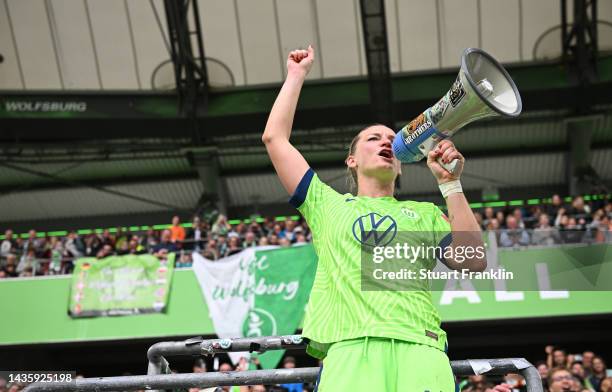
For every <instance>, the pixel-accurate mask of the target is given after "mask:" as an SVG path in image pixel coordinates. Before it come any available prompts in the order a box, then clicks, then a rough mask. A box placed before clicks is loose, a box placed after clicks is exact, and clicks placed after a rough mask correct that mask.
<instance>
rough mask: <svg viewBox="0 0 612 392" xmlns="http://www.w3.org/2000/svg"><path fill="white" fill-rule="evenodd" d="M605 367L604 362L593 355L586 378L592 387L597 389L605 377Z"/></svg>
mask: <svg viewBox="0 0 612 392" xmlns="http://www.w3.org/2000/svg"><path fill="white" fill-rule="evenodd" d="M606 374H607V369H606V363H605V362H604V360H603V358H601V357H600V356H594V357H593V361H592V367H591V375H590V376H589V378H588V380H589V382H590V383H591V385H592V386H593V389H595V390H596V391H599V387H600V385H601V382H602V381H603V379H604V378H606Z"/></svg>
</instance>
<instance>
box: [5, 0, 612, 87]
mask: <svg viewBox="0 0 612 392" xmlns="http://www.w3.org/2000/svg"><path fill="white" fill-rule="evenodd" d="M384 4H385V8H386V29H387V38H388V48H389V60H390V66H391V72H392V73H402V72H414V71H428V72H429V71H432V70H437V69H444V68H453V69H456V68H457V66H458V64H459V58H460V55H461V53H462V52H463V49H464V48H466V47H480V48H483V49H485V50H487V51H489V52H490V53H492V54H493V55H494V56H495V57H496V58H498V59H499V60H500V61H502V62H504V63H516V62H531V61H541V60H550V59H557V58H559V57H560V56H561V41H560V39H559V29H560V25H561V12H560V2H559V0H538V1H523V0H487V1H480V0H469V1H454V0H435V1H432V0H419V1H414V0H411V1H399V0H386V1H385V2H384ZM198 5H199V11H200V12H199V15H200V23H201V26H202V36H203V43H204V50H205V55H206V59H207V68H208V74H209V83H210V87H211V88H226V87H242V86H255V85H261V84H270V83H273V84H275V83H278V82H280V81H281V80H282V79H283V77H284V73H285V59H286V55H287V53H288V52H289V51H290V50H292V49H294V48H299V47H306V46H307V45H308V44H309V43H312V44H314V46H315V47H316V48H317V51H318V54H319V55H318V58H317V64H316V66H315V67H313V70H312V72H311V74H310V76H309V78H310V79H332V80H333V79H337V78H346V77H356V76H365V75H366V74H367V65H366V58H365V53H364V49H363V44H362V43H363V41H364V40H363V31H362V23H361V15H360V9H359V1H358V0H333V1H324V0H310V1H304V0H282V1H278V0H263V1H250V0H234V1H228V0H199V1H198ZM569 7H571V3H570V2H568V9H569ZM597 14H598V19H599V20H600V21H601V23H600V24H599V42H598V44H599V49H600V50H601V51H605V50H610V49H612V3H611V2H609V1H599V2H598V10H597ZM568 16H569V19H570V21H571V20H572V12H571V11H570V12H568ZM191 24H192V26H191V27H192V28H193V20H192V21H191ZM166 30H167V25H166V17H165V13H164V3H163V1H162V0H154V1H144V0H127V1H122V0H106V1H91V0H86V1H72V0H51V1H39V0H8V1H4V2H3V3H2V5H0V48H1V49H0V50H1V51H2V52H1V53H2V55H3V57H4V63H3V64H2V65H1V66H0V67H1V68H0V69H1V72H0V89H6V90H66V91H72V90H111V91H113V90H156V89H160V90H167V89H170V88H173V87H174V74H173V67H172V62H171V60H170V57H171V56H170V49H169V46H168V42H167V41H168V38H167V31H166Z"/></svg>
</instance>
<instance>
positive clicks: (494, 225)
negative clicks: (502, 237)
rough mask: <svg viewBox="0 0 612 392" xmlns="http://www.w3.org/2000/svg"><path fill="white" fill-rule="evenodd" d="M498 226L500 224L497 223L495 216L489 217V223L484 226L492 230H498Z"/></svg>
mask: <svg viewBox="0 0 612 392" xmlns="http://www.w3.org/2000/svg"><path fill="white" fill-rule="evenodd" d="M499 228H500V224H499V221H498V220H497V218H492V219H490V220H489V223H488V224H487V226H486V227H485V229H487V230H493V231H498V230H499Z"/></svg>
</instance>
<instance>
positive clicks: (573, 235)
mask: <svg viewBox="0 0 612 392" xmlns="http://www.w3.org/2000/svg"><path fill="white" fill-rule="evenodd" d="M563 223H565V225H563ZM584 234H585V227H584V226H583V225H581V224H578V222H576V218H574V217H573V216H572V217H567V220H562V223H561V228H560V229H559V235H560V236H561V239H562V240H563V242H564V243H566V244H576V243H579V242H582V239H583V238H584Z"/></svg>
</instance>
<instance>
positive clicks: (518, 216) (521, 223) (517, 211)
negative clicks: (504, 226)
mask: <svg viewBox="0 0 612 392" xmlns="http://www.w3.org/2000/svg"><path fill="white" fill-rule="evenodd" d="M510 215H512V216H513V217H514V218H515V219H516V224H517V226H518V227H519V228H521V229H524V228H525V222H524V221H523V210H521V209H520V208H515V209H514V210H512V214H510ZM506 221H507V219H506Z"/></svg>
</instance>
